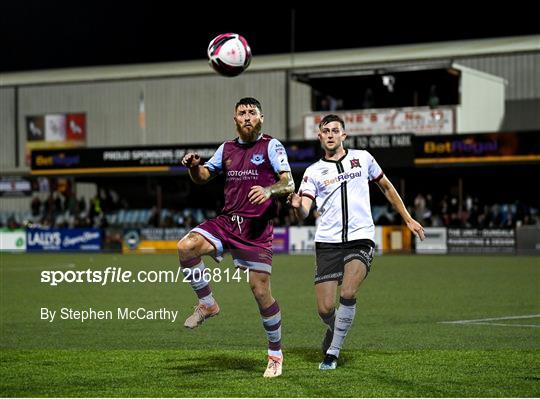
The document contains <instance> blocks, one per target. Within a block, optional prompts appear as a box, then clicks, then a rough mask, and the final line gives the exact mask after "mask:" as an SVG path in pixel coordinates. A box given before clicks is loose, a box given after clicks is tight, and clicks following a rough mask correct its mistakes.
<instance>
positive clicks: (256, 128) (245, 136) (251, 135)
mask: <svg viewBox="0 0 540 399" xmlns="http://www.w3.org/2000/svg"><path fill="white" fill-rule="evenodd" d="M261 128H262V122H261V121H259V122H257V124H255V125H253V127H252V128H251V131H245V130H244V127H243V126H242V125H241V124H239V123H238V122H236V131H237V132H238V134H239V135H240V138H241V139H242V140H244V141H253V140H255V139H256V138H257V137H258V136H259V133H260V132H261Z"/></svg>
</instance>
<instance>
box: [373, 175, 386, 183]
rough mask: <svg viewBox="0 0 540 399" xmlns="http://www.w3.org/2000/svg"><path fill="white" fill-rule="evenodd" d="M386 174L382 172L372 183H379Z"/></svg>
mask: <svg viewBox="0 0 540 399" xmlns="http://www.w3.org/2000/svg"><path fill="white" fill-rule="evenodd" d="M383 176H384V172H381V174H380V175H379V176H377V177H376V178H375V179H373V180H371V183H377V182H378V181H379V180H381V179H382V178H383Z"/></svg>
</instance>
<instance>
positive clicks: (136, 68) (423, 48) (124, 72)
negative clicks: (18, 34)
mask: <svg viewBox="0 0 540 399" xmlns="http://www.w3.org/2000/svg"><path fill="white" fill-rule="evenodd" d="M536 51H540V35H530V36H517V37H503V38H492V39H476V40H460V41H448V42H436V43H421V44H407V45H395V46H384V47H370V48H364V49H362V48H357V49H347V50H331V51H317V52H302V53H294V54H276V55H261V56H257V55H255V56H254V58H253V61H252V64H251V66H250V69H249V71H250V72H256V71H265V70H279V69H291V68H294V69H298V68H313V67H332V66H346V65H362V64H373V63H387V62H396V61H411V60H435V59H448V58H454V59H455V58H463V57H471V56H482V55H496V54H511V53H523V52H536ZM212 73H213V72H212V70H211V69H210V67H209V66H208V63H207V61H206V60H204V59H202V60H201V59H199V60H192V61H181V62H166V63H152V64H135V65H118V66H102V67H83V68H66V69H54V70H43V71H26V72H10V73H3V74H0V87H2V86H4V87H5V86H24V85H40V84H54V83H69V82H92V81H107V80H119V79H145V78H159V77H172V76H186V75H205V74H212Z"/></svg>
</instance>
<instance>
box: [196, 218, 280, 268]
mask: <svg viewBox="0 0 540 399" xmlns="http://www.w3.org/2000/svg"><path fill="white" fill-rule="evenodd" d="M191 231H192V232H195V233H199V234H200V235H202V236H203V237H204V238H206V240H207V241H208V242H210V243H211V244H212V245H213V246H214V248H215V255H214V259H216V260H217V261H218V262H219V261H221V259H223V257H222V255H223V254H224V253H226V252H230V253H231V255H232V257H233V261H234V265H235V266H236V267H239V268H242V269H250V270H253V271H257V272H261V273H267V274H271V272H272V236H273V232H274V228H273V224H272V221H271V220H270V221H268V220H263V219H261V218H259V219H258V218H244V217H242V216H238V215H232V216H230V215H219V216H218V217H216V218H214V219H210V220H207V221H206V222H203V223H201V224H200V225H198V226H197V227H195V228H194V229H193V230H191Z"/></svg>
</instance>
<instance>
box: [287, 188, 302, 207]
mask: <svg viewBox="0 0 540 399" xmlns="http://www.w3.org/2000/svg"><path fill="white" fill-rule="evenodd" d="M287 203H288V204H289V205H290V206H292V207H293V208H300V206H301V205H302V190H300V191H299V192H298V194H296V193H290V194H289V196H288V197H287Z"/></svg>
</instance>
